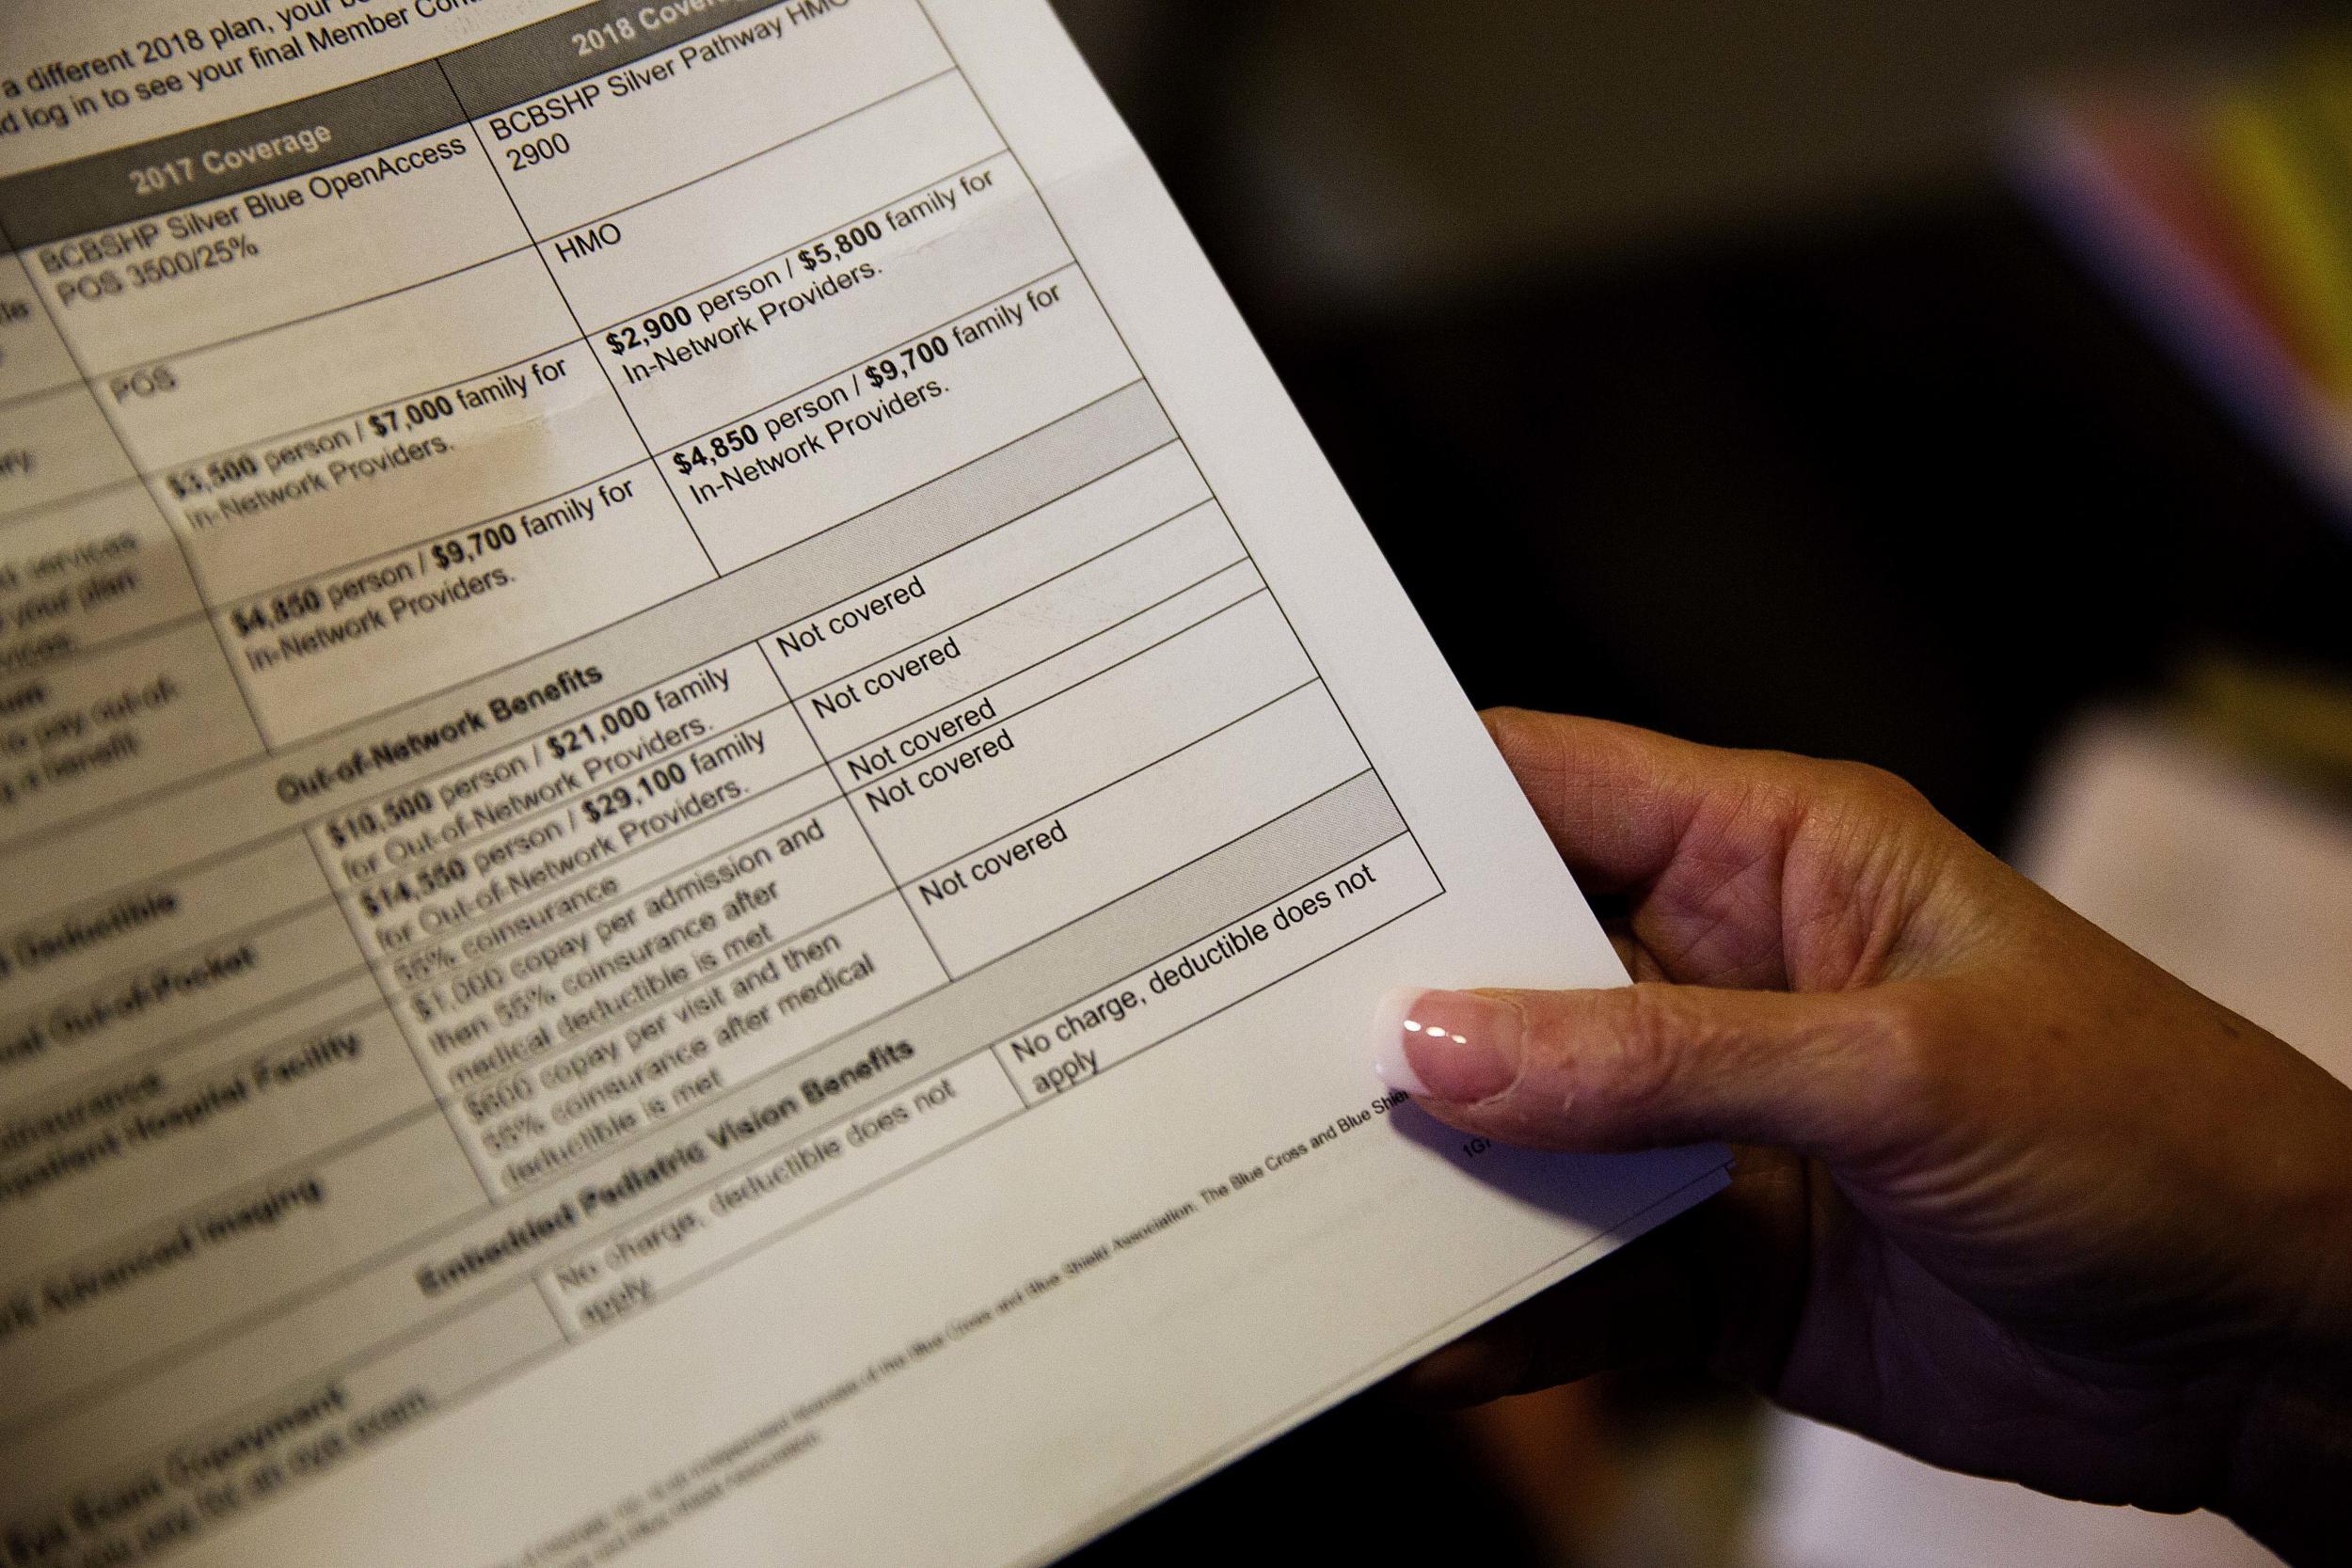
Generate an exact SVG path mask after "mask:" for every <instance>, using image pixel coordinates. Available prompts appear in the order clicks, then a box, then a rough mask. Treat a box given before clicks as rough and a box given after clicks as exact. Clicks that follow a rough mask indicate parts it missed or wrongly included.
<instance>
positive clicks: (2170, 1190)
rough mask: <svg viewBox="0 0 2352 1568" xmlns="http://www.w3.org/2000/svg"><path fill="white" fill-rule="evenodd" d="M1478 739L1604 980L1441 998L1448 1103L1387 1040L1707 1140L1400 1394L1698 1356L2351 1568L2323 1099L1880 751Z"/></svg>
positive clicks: (1572, 733)
mask: <svg viewBox="0 0 2352 1568" xmlns="http://www.w3.org/2000/svg"><path fill="white" fill-rule="evenodd" d="M1488 727H1489V729H1490V730H1491V732H1492V733H1493V735H1494V737H1495V740H1496V742H1497V744H1498V745H1499V746H1500V747H1501V748H1502V752H1503V754H1504V756H1505V758H1506V759H1507V760H1508V761H1509V763H1510V765H1511V767H1512V768H1513V770H1514V771H1515V772H1516V773H1517V775H1518V779H1519V782H1520V784H1521V785H1522V786H1523V788H1524V789H1525V790H1526V793H1527V795H1528V798H1529V800H1532V801H1533V802H1534V806H1535V809H1536V811H1537V813H1538V815H1539V816H1541V817H1542V819H1543V822H1544V825H1545V827H1546V828H1547V829H1548V830H1549V832H1550V834H1551V837H1552V840H1553V842H1554V843H1555V844H1556V845H1558V846H1559V847H1560V849H1561V852H1562V853H1563V855H1564V856H1565V858H1566V859H1567V861H1568V863H1569V864H1570V867H1571V868H1572V869H1573V870H1574V871H1575V873H1576V874H1577V876H1578V879H1579V880H1580V882H1581V884H1582V885H1583V887H1584V889H1585V890H1586V892H1587V893H1588V894H1590V895H1596V896H1597V897H1599V898H1600V899H1601V900H1602V902H1603V904H1604V907H1611V906H1613V907H1614V908H1616V909H1619V910H1621V911H1622V914H1621V916H1618V917H1615V918H1613V919H1612V920H1611V925H1612V928H1613V930H1612V934H1613V937H1614V939H1615V940H1616V942H1617V944H1618V947H1619V951H1620V953H1621V954H1622V955H1623V956H1624V957H1625V958H1626V960H1627V963H1628V966H1629V968H1630V969H1631V971H1632V972H1633V974H1634V977H1635V979H1636V981H1637V984H1636V985H1635V986H1634V987H1632V988H1631V989H1629V990H1616V991H1581V992H1482V993H1477V994H1478V996H1480V997H1484V998H1486V1003H1485V1004H1479V1003H1477V1002H1475V1001H1474V1000H1473V1001H1472V1002H1470V1004H1468V1005H1470V1006H1474V1007H1475V1006H1493V1005H1496V1004H1500V1005H1501V1006H1502V1008H1503V1011H1502V1012H1501V1013H1497V1014H1493V1015H1492V1016H1493V1017H1494V1018H1496V1020H1497V1021H1498V1022H1497V1031H1496V1032H1498V1033H1500V1034H1503V1035H1507V1036H1510V1037H1515V1038H1516V1040H1517V1042H1518V1043H1517V1046H1516V1049H1515V1053H1514V1057H1515V1060H1516V1070H1515V1073H1513V1074H1512V1075H1510V1077H1509V1086H1508V1087H1507V1088H1503V1089H1502V1091H1501V1092H1499V1093H1489V1094H1482V1095H1481V1096H1480V1097H1479V1098H1477V1099H1475V1100H1465V1101H1452V1100H1447V1099H1445V1098H1443V1094H1444V1092H1445V1088H1446V1084H1445V1082H1444V1080H1445V1074H1446V1071H1447V1069H1448V1063H1447V1062H1446V1061H1445V1060H1443V1059H1441V1056H1440V1051H1441V1048H1440V1047H1433V1046H1431V1045H1429V1044H1428V1043H1427V1042H1426V1041H1425V1040H1424V1039H1423V1038H1422V1037H1419V1036H1413V1037H1407V1040H1406V1051H1407V1053H1408V1054H1409V1055H1411V1057H1412V1060H1413V1063H1414V1067H1415V1069H1416V1071H1417V1073H1418V1075H1419V1076H1421V1077H1422V1078H1423V1079H1424V1080H1426V1081H1427V1083H1428V1085H1429V1086H1430V1087H1431V1089H1432V1091H1433V1092H1432V1094H1431V1095H1430V1096H1429V1097H1426V1098H1424V1101H1423V1103H1424V1104H1426V1105H1427V1107H1428V1109H1430V1110H1431V1111H1432V1112H1434V1113H1435V1114H1436V1115H1438V1117H1442V1118H1443V1119H1445V1120H1446V1121H1448V1122H1450V1123H1452V1124H1453V1125H1454V1126H1457V1127H1459V1128H1462V1129H1463V1130H1465V1131H1467V1132H1476V1133H1480V1134H1484V1135H1486V1136H1488V1137H1492V1138H1497V1139H1501V1140H1506V1141H1510V1142H1514V1143H1519V1144H1528V1145H1534V1146H1537V1147H1542V1148H1562V1149H1578V1150H1617V1149H1633V1148H1654V1147H1660V1146H1664V1145H1671V1144H1677V1143H1684V1142H1693V1141H1698V1140H1702V1139H1708V1138H1722V1139H1727V1140H1730V1141H1732V1142H1734V1143H1735V1144H1737V1145H1739V1146H1740V1153H1739V1163H1738V1167H1737V1172H1736V1175H1735V1179H1734V1181H1733V1185H1732V1188H1731V1190H1730V1192H1729V1193H1727V1194H1726V1195H1724V1196H1723V1197H1721V1198H1719V1199H1717V1200H1715V1201H1714V1202H1712V1203H1710V1204H1709V1205H1707V1206H1706V1207H1704V1208H1703V1209H1702V1210H1700V1211H1699V1212H1697V1213H1695V1214H1693V1215H1692V1216H1690V1217H1689V1218H1686V1219H1685V1220H1683V1221H1679V1222H1677V1224H1675V1225H1673V1226H1670V1227H1666V1228H1665V1229H1664V1230H1662V1231H1661V1232H1659V1233H1657V1234H1656V1235H1655V1236H1653V1237H1650V1238H1646V1239H1645V1240H1644V1241H1643V1242H1641V1243H1636V1244H1635V1245H1634V1246H1632V1247H1629V1248H1628V1249H1626V1251H1624V1252H1623V1253H1621V1254H1619V1255H1618V1256H1617V1257H1615V1258H1613V1259H1609V1260H1607V1261H1606V1262H1604V1263H1603V1264H1602V1265H1600V1266H1599V1267H1597V1268H1596V1269H1594V1270H1592V1271H1589V1272H1588V1273H1587V1274H1585V1275H1580V1276H1578V1277H1577V1278H1575V1279H1572V1280H1570V1281H1569V1282H1568V1283H1567V1284H1566V1285H1565V1286H1563V1287H1561V1288H1560V1289H1559V1290H1557V1291H1553V1292H1551V1293H1550V1294H1549V1295H1547V1296H1545V1297H1543V1298H1539V1299H1538V1300H1537V1301H1535V1302H1533V1303H1531V1304H1529V1305H1528V1306H1527V1307H1522V1308H1520V1309H1519V1310H1518V1312H1516V1313H1514V1314H1512V1315H1511V1316H1509V1317H1506V1318H1505V1319H1503V1320H1502V1321H1501V1322H1500V1323H1496V1324H1493V1325H1490V1326H1489V1327H1488V1328H1487V1329H1486V1330H1484V1331H1482V1332H1481V1333H1480V1334H1478V1335H1476V1336H1473V1337H1472V1338H1470V1339H1468V1340H1465V1341H1464V1342H1462V1343H1461V1344H1458V1345H1456V1346H1454V1347H1452V1348H1450V1349H1448V1350H1446V1351H1442V1352H1439V1353H1438V1354H1436V1355H1434V1356H1432V1357H1431V1358H1429V1360H1428V1361H1426V1362H1424V1363H1423V1364H1422V1366H1421V1367H1420V1368H1418V1369H1416V1370H1414V1371H1412V1372H1410V1373H1408V1374H1407V1384H1408V1386H1410V1387H1412V1388H1414V1389H1415V1390H1417V1391H1418V1392H1420V1393H1422V1394H1424V1395H1427V1396H1432V1397H1440V1398H1451V1399H1456V1400H1462V1399H1476V1398H1484V1397H1491V1396H1493V1395H1496V1394H1500V1393H1504V1392H1511V1391H1516V1390H1520V1389H1525V1388H1530V1387H1534V1386H1544V1385H1547V1384H1550V1383H1556V1382H1560V1381H1564V1380H1565V1379H1567V1378H1571V1377H1575V1376H1580V1375H1583V1374H1584V1373H1587V1372H1590V1371H1594V1370H1600V1369H1601V1368H1603V1367H1607V1366H1613V1365H1622V1364H1626V1363H1628V1362H1632V1361H1643V1360H1657V1359H1661V1358H1666V1359H1686V1358H1698V1359H1705V1360H1707V1361H1708V1362H1710V1363H1711V1364H1713V1365H1714V1366H1715V1367H1717V1368H1718V1369H1719V1370H1724V1371H1725V1372H1727V1373H1729V1374H1730V1375H1733V1376H1736V1377H1738V1378H1740V1379H1742V1380H1743V1381H1745V1382H1747V1383H1749V1384H1750V1385H1752V1386H1755V1387H1756V1388H1757V1389H1759V1390H1760V1391H1762V1392H1763V1393H1765V1394H1766V1395H1768V1396H1770V1397H1771V1398H1772V1399H1774V1400H1776V1401H1778V1402H1780V1403H1782V1404H1784V1405H1786V1406H1788V1407H1789V1408H1791V1409H1793V1410H1796V1411H1799V1412H1801V1413H1804V1414H1806V1415H1810V1416H1814V1417H1818V1418H1822V1419H1825V1420H1828V1421H1831V1422H1834V1423H1836V1424H1837V1425H1840V1426H1843V1427H1847V1428H1850V1429H1851V1430H1853V1431H1856V1432H1860V1433H1864V1434H1866V1435H1868V1436H1870V1437H1873V1438H1876V1439H1878V1440H1879V1441H1882V1442H1884V1443H1887V1444H1890V1445H1892V1446H1893V1447H1896V1448H1898V1449H1902V1450H1904V1451H1906V1452H1908V1453H1911V1454H1914V1455H1915V1456H1917V1457H1919V1458H1922V1459H1925V1460H1928V1461H1931V1462H1932V1463H1934V1464H1938V1465H1947V1466H1949V1467H1952V1468H1956V1469H1962V1470H1966V1471H1969V1472H1972V1473H1975V1474H1979V1475H1986V1476H1995V1477H2002V1478H2006V1479H2010V1480H2015V1481H2023V1482H2025V1483H2026V1484H2028V1485H2031V1486H2034V1487H2038V1488H2040V1489H2042V1490H2044V1491H2048V1492H2053V1493H2057V1494H2058V1495H2061V1496H2065V1497H2081V1498H2087V1499H2090V1500H2095V1501H2102V1502H2116V1503H2131V1504H2136V1505H2137V1506H2140V1507H2143V1508H2149V1509H2156V1510H2163V1511H2172V1512H2177V1511H2185V1510H2189V1509H2196V1508H2215V1509H2217V1510H2220V1511H2222V1512H2224V1513H2229V1514H2230V1515H2231V1516H2233V1518H2235V1519H2236V1520H2237V1521H2238V1522H2239V1523H2240V1524H2241V1525H2242V1526H2244V1527H2245V1528H2248V1529H2249V1530H2250V1531H2251V1532H2252V1533H2254V1534H2256V1535H2257V1536H2258V1537H2261V1538H2262V1539H2264V1540H2265V1541H2266V1542H2268V1543H2269V1544H2271V1545H2273V1546H2274V1547H2275V1548H2277V1549H2279V1550H2280V1551H2282V1552H2284V1553H2286V1554H2287V1555H2289V1556H2290V1557H2291V1558H2293V1559H2295V1560H2298V1561H2306V1562H2322V1561H2327V1562H2338V1561H2347V1560H2352V1499H2348V1498H2347V1497H2346V1496H2345V1494H2346V1491H2347V1487H2346V1483H2347V1482H2352V1090H2347V1089H2346V1088H2345V1087H2344V1086H2343V1085H2340V1084H2338V1083H2337V1082H2336V1081H2335V1080H2334V1079H2332V1078H2330V1077H2329V1076H2328V1074H2327V1073H2326V1072H2324V1071H2322V1070H2321V1069H2319V1068H2318V1067H2317V1066H2315V1065H2314V1064H2313V1063H2312V1062H2311V1061H2309V1060H2308V1059H2306V1058H2305V1057H2303V1056H2301V1055H2299V1054H2298V1053H2296V1052H2295V1051H2293V1050H2292V1049H2290V1048H2289V1047H2288V1046H2286V1045H2285V1044H2283V1043H2281V1042H2280V1040H2278V1039H2276V1038H2275V1037H2271V1036H2270V1035H2267V1034H2265V1032H2263V1031H2262V1030H2260V1029H2258V1028H2256V1027H2254V1026H2253V1025H2252V1024H2250V1023H2249V1022H2246V1021H2245V1020H2244V1019H2241V1018H2239V1017H2237V1016H2236V1015H2234V1014H2233V1013H2231V1012H2229V1011H2228V1010H2227V1009H2225V1008H2222V1007H2220V1006H2217V1005H2215V1004H2214V1003H2212V1002H2210V1001H2208V1000H2206V999H2205V998H2204V997H2202V996H2201V995H2199V994H2198V993H2197V992H2195V991H2193V990H2190V989H2188V988H2187V987H2186V986H2184V985H2182V984H2181V983H2180V982H2179V981H2177V980H2174V979H2173V978H2172V977H2171V976H2169V975H2168V974H2165V973H2164V972H2163V971H2161V970H2159V969H2157V968H2156V967H2155V966H2153V964H2150V963H2148V962H2147V961H2146V960H2144V959H2142V958H2139V957H2138V956H2137V955H2136V954H2134V953H2133V952H2131V951H2130V950H2129V949H2128V948H2126V947H2124V946H2123V945H2122V944H2121V943H2119V942H2115V941H2113V940H2112V939H2110V938H2108V937H2107V936H2106V935H2105V934H2104V933H2102V932H2100V931H2099V930H2098V929H2097V928H2096V927H2092V926H2090V924H2089V923H2088V922H2086V921H2084V920H2082V919H2080V918H2079V917H2077V916H2075V915H2074V914H2073V913H2071V912H2070V911H2067V910H2066V909H2064V908H2063V907H2062V906H2060V905H2059V904H2058V903H2057V902H2056V901H2055V900H2054V899H2051V898H2050V897H2048V896H2047V895H2044V894H2042V892H2041V891H2039V890H2038V889H2036V888H2035V887H2034V886H2032V884H2030V883H2028V882H2027V881H2026V880H2025V879H2023V878H2021V877H2019V876H2018V875H2016V874H2015V873H2014V872H2012V871H2010V869H2008V868H2007V867H2006V866H2004V865H2002V864H2001V863H1999V862H1998V861H1996V860H1995V859H1994V858H1993V857H1992V856H1991V855H1989V854H1987V853H1986V852H1985V851H1984V850H1982V849H1980V848H1979V847H1977V846H1976V845H1975V844H1973V843H1971V842H1970V841H1969V840H1968V839H1967V838H1966V837H1965V835H1963V833H1961V832H1959V830H1957V829H1956V828H1954V827H1952V826H1951V825H1950V824H1949V823H1948V822H1947V821H1945V820H1944V819H1943V818H1942V817H1941V816H1938V815H1936V813H1935V812H1934V811H1933V810H1932V809H1931V808H1930V807H1929V805H1928V804H1927V802H1926V801H1925V800H1922V799H1921V798H1920V797H1919V796H1918V795H1917V794H1916V793H1915V792H1914V791H1912V790H1911V789H1909V788H1908V787H1907V786H1905V785H1903V784H1900V783H1899V782H1898V781H1896V780H1894V779H1892V778H1891V777H1888V776H1887V775H1884V774H1882V773H1879V772H1876V771H1874V770H1871V769H1868V768H1859V767H1853V766H1850V765H1843V764H1835V763H1822V762H1815V761H1809V760H1806V759H1803V758H1799V757H1793V756H1785V755H1779V754H1772V753H1754V752H1722V751H1715V750H1711V749H1708V748H1704V747H1698V746H1692V745H1688V744H1685V743H1683V742H1679V741H1674V740H1669V739H1666V738H1664V737H1662V736H1654V735H1650V734H1647V733H1645V732H1642V731H1637V730H1630V729H1626V728H1623V727H1621V726H1617V725H1612V724H1604V723H1599V722H1597V721H1578V720H1568V719H1561V718H1554V717H1549V716H1545V715H1537V714H1526V713H1512V712H1504V713H1497V714H1493V715H1490V716H1489V717H1488ZM2347 961H2352V954H2347ZM1479 1016H1480V1017H1482V1019H1483V1018H1485V1017H1486V1016H1488V1015H1487V1014H1486V1013H1483V1012H1482V1013H1481V1014H1480V1015H1479ZM1454 1082H1455V1083H1456V1084H1457V1085H1460V1084H1468V1083H1470V1082H1472V1080H1471V1079H1470V1078H1465V1077H1463V1076H1461V1075H1460V1074H1459V1072H1458V1071H1457V1072H1456V1075H1455V1078H1454ZM1481 1086H1482V1088H1483V1087H1485V1086H1486V1085H1481Z"/></svg>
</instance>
